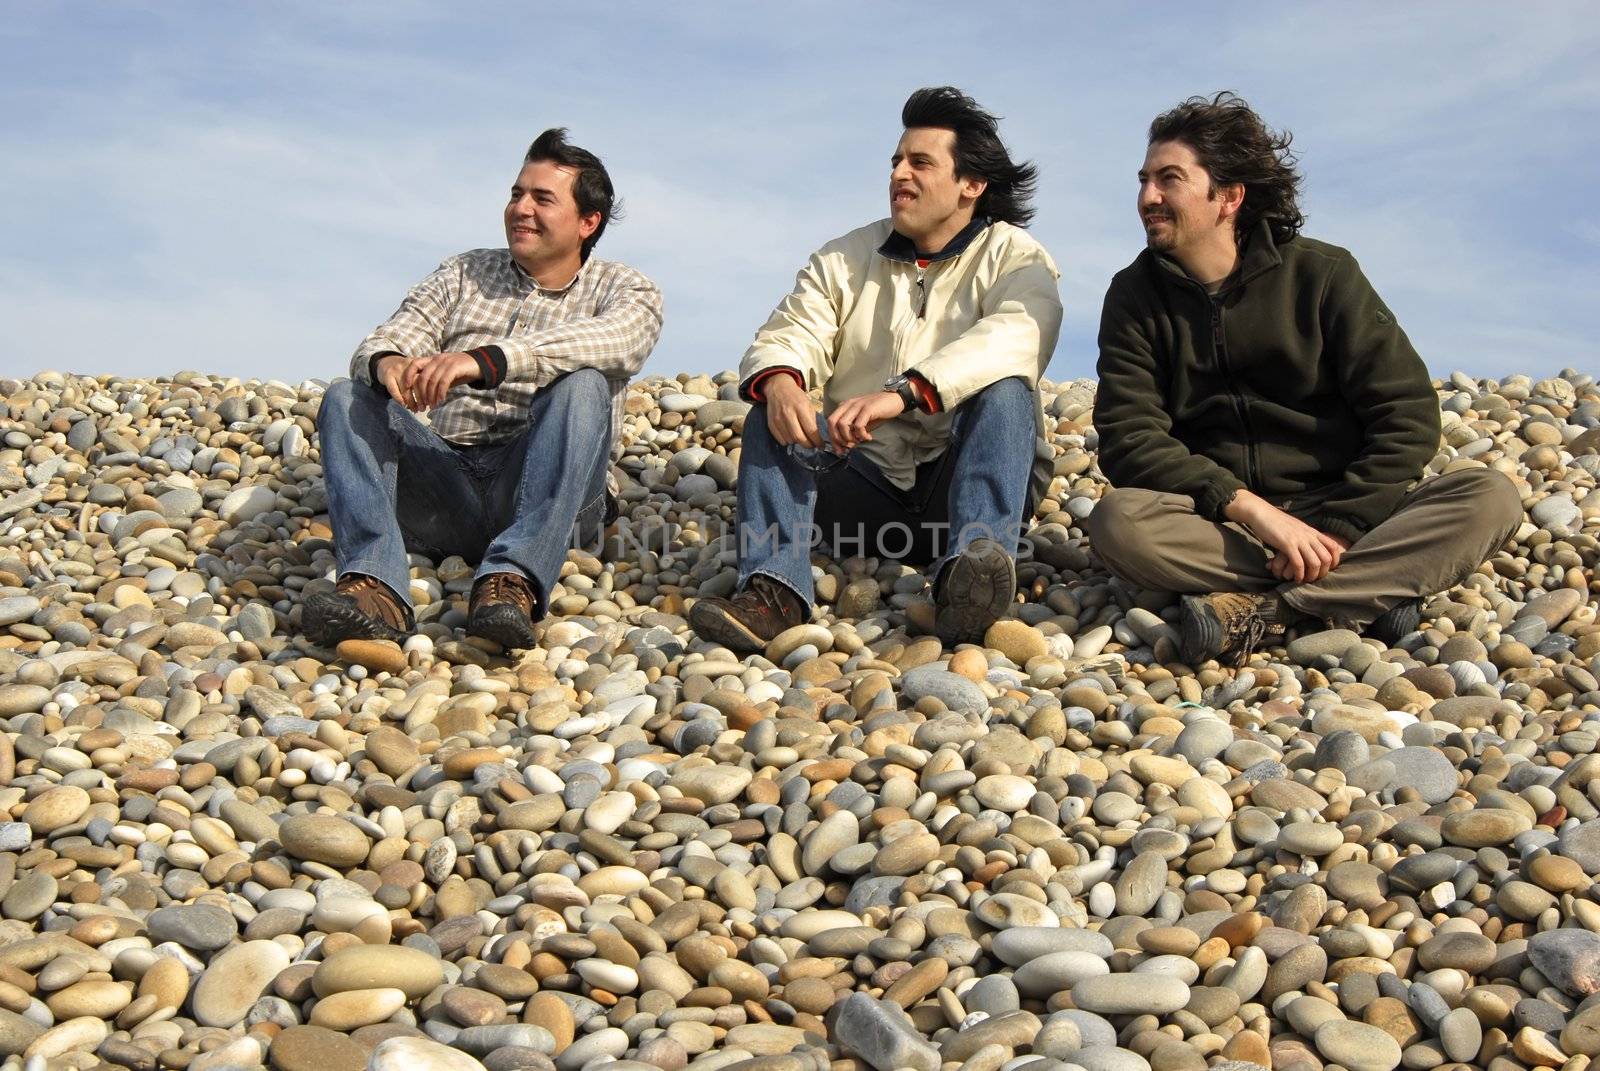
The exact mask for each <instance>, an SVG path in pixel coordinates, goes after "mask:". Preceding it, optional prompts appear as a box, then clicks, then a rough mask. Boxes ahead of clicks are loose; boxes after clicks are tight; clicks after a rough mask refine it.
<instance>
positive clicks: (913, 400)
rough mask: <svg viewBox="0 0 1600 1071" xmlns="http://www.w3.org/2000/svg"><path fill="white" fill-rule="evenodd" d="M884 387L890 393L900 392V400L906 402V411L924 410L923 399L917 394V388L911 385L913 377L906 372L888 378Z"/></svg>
mask: <svg viewBox="0 0 1600 1071" xmlns="http://www.w3.org/2000/svg"><path fill="white" fill-rule="evenodd" d="M882 389H883V390H886V391H888V392H889V393H890V394H898V395H899V396H900V400H901V401H902V402H904V403H905V406H906V412H908V413H909V412H911V411H912V410H913V409H915V410H917V411H919V412H920V411H921V410H922V399H921V398H920V397H919V396H918V395H917V388H916V387H913V386H912V385H911V377H910V376H908V375H906V374H905V373H904V372H901V373H900V374H899V375H897V376H894V377H892V378H890V379H889V380H887V381H886V382H885V383H884V385H883V387H882Z"/></svg>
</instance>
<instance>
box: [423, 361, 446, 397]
mask: <svg viewBox="0 0 1600 1071" xmlns="http://www.w3.org/2000/svg"><path fill="white" fill-rule="evenodd" d="M449 393H450V365H449V363H448V362H446V361H440V362H439V363H438V364H437V365H435V366H434V369H433V373H432V374H431V375H429V377H428V408H430V409H431V408H433V407H434V406H436V405H442V404H444V399H445V396H446V395H448V394H449Z"/></svg>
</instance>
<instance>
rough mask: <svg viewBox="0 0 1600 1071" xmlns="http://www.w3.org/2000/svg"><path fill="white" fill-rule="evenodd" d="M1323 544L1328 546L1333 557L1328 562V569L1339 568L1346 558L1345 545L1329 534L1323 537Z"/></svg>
mask: <svg viewBox="0 0 1600 1071" xmlns="http://www.w3.org/2000/svg"><path fill="white" fill-rule="evenodd" d="M1322 544H1323V546H1325V547H1327V548H1328V554H1329V556H1330V559H1331V560H1330V561H1329V563H1328V569H1329V570H1330V571H1331V570H1334V569H1337V568H1339V563H1340V562H1341V561H1343V560H1344V547H1343V546H1341V545H1340V544H1339V541H1338V540H1337V539H1334V538H1333V537H1332V536H1329V535H1324V536H1323V537H1322Z"/></svg>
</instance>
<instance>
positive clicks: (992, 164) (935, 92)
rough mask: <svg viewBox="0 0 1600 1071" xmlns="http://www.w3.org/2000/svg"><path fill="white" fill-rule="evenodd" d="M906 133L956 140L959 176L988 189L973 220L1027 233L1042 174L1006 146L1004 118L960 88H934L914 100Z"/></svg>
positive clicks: (907, 110)
mask: <svg viewBox="0 0 1600 1071" xmlns="http://www.w3.org/2000/svg"><path fill="white" fill-rule="evenodd" d="M900 123H901V125H903V126H904V127H905V128H906V129H908V130H909V129H911V128H912V127H923V126H931V127H938V128H940V129H943V130H948V131H950V132H951V133H953V134H955V136H956V150H955V163H956V174H957V175H959V176H961V177H962V178H980V179H983V180H985V181H986V182H988V184H989V185H988V188H986V189H985V190H984V191H983V195H982V196H981V197H979V198H978V203H977V204H976V205H974V206H973V215H975V216H987V217H989V218H990V219H996V220H1004V221H1005V222H1007V223H1011V224H1014V225H1016V226H1018V227H1026V226H1027V225H1028V221H1029V220H1031V219H1033V205H1032V203H1031V202H1032V201H1033V191H1034V187H1035V186H1036V185H1037V184H1038V181H1039V169H1038V168H1037V167H1035V166H1034V165H1033V164H1016V163H1012V162H1011V154H1010V153H1008V152H1006V147H1005V143H1004V142H1002V141H1001V140H1000V125H999V124H1000V117H999V116H997V115H991V114H989V113H988V112H986V111H984V110H983V109H982V108H980V107H978V102H977V101H975V100H973V99H972V98H971V97H969V96H967V95H966V94H965V93H963V92H961V90H959V89H957V88H956V87H955V86H932V87H929V88H927V89H919V90H917V91H916V92H915V93H913V94H911V96H910V98H909V99H908V100H907V101H906V106H905V107H904V108H902V109H901V110H900Z"/></svg>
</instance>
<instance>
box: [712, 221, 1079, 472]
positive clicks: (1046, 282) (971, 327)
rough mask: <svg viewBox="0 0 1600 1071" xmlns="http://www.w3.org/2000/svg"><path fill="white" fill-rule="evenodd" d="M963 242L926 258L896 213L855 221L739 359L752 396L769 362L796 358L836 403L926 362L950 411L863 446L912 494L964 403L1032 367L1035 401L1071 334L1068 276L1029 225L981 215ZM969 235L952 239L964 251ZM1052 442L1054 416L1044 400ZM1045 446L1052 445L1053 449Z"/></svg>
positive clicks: (1039, 456)
mask: <svg viewBox="0 0 1600 1071" xmlns="http://www.w3.org/2000/svg"><path fill="white" fill-rule="evenodd" d="M971 229H972V230H976V231H977V233H976V234H973V235H971V237H970V240H969V241H967V242H966V244H965V247H964V248H959V251H957V252H955V253H954V255H950V250H946V251H945V253H944V254H941V255H940V256H939V257H937V258H936V259H934V260H933V261H932V263H930V264H929V265H928V266H927V268H919V267H918V266H917V263H916V259H915V252H914V250H913V249H912V248H911V244H910V243H909V242H908V241H906V240H905V239H904V238H903V237H901V236H899V235H896V234H894V230H893V225H892V224H891V223H890V221H889V220H886V219H885V220H879V221H878V222H876V223H872V224H869V225H867V226H865V227H861V228H858V229H857V230H854V231H851V232H850V233H849V234H846V235H844V236H843V237H841V238H837V239H835V240H834V241H832V242H829V243H828V244H827V245H825V246H823V247H822V248H821V249H819V250H817V252H815V253H814V254H812V256H811V260H810V262H809V263H807V265H806V266H805V267H804V268H803V269H801V271H800V274H799V275H798V277H797V278H796V280H795V287H794V290H793V291H792V292H791V293H790V294H789V295H788V296H787V297H785V298H784V299H783V301H782V302H780V303H779V305H778V307H777V309H776V310H774V312H773V314H772V317H771V319H769V320H768V321H767V323H766V326H764V327H763V328H761V330H760V331H758V332H757V333H756V337H755V341H754V342H753V343H751V345H750V349H749V350H748V351H747V352H746V353H745V355H744V359H743V360H742V361H740V362H739V379H740V384H741V392H742V393H745V394H746V396H747V397H748V388H749V384H750V382H751V380H752V379H753V378H754V377H755V376H757V375H759V374H760V373H761V372H763V371H765V370H767V369H769V368H780V367H786V368H793V369H795V370H796V371H798V372H800V374H801V375H803V376H804V377H805V382H806V387H807V389H808V390H809V389H814V388H817V387H820V388H821V389H822V406H823V411H824V412H825V413H831V412H833V410H834V409H835V408H837V407H838V406H839V405H840V404H841V403H842V402H844V401H846V400H848V399H850V398H854V397H856V396H858V395H861V394H870V393H872V392H874V391H877V390H879V389H881V388H882V387H883V384H884V381H885V380H887V379H889V378H890V377H891V376H894V375H897V374H899V373H901V372H913V371H914V372H916V373H917V374H918V375H920V376H922V377H923V378H924V379H926V380H927V381H928V382H929V383H930V384H932V385H933V388H934V390H935V391H937V392H938V395H939V402H940V405H941V406H942V411H941V412H938V413H923V412H920V411H909V412H906V413H904V414H902V415H900V416H898V417H895V418H894V419H893V420H887V421H884V422H883V423H882V424H880V425H878V427H877V428H875V429H873V432H872V436H873V438H872V441H871V442H867V443H863V444H861V446H860V447H858V449H860V450H861V451H863V453H864V454H865V455H866V457H867V459H868V460H870V461H872V462H873V463H874V464H876V465H877V466H878V467H879V468H880V469H882V470H883V473H884V475H885V476H887V477H888V478H889V480H890V481H891V482H893V483H894V484H895V486H897V487H900V488H902V489H904V490H910V489H911V487H912V485H913V484H914V483H915V480H916V467H917V466H918V465H919V464H921V463H923V462H925V461H930V460H932V459H933V458H935V457H938V456H939V455H940V454H942V453H944V452H945V450H946V449H947V448H948V446H949V440H950V422H951V419H952V412H953V410H954V409H955V408H956V407H957V406H959V405H960V404H961V403H962V402H964V401H966V400H967V399H968V398H970V397H971V396H972V395H974V394H976V393H977V392H978V391H980V390H982V389H983V388H984V387H987V386H989V385H990V384H991V383H996V382H998V381H999V380H1002V379H1006V378H1008V377H1010V376H1020V377H1022V378H1023V379H1025V380H1026V381H1027V383H1028V386H1029V387H1031V388H1033V390H1034V392H1035V396H1036V397H1037V392H1038V387H1039V377H1040V376H1041V375H1042V374H1043V373H1044V369H1045V366H1046V365H1047V364H1049V362H1050V356H1051V354H1052V353H1053V352H1054V351H1055V346H1056V336H1057V335H1058V334H1059V333H1060V330H1061V297H1060V294H1059V292H1058V290H1057V287H1056V280H1057V279H1058V278H1059V277H1060V275H1061V273H1060V272H1059V271H1058V270H1057V269H1056V265H1055V262H1054V261H1053V260H1051V259H1050V254H1049V253H1047V252H1045V250H1044V247H1043V246H1041V245H1040V244H1039V243H1038V242H1037V241H1035V240H1034V238H1033V236H1032V235H1030V234H1029V233H1028V232H1027V231H1025V230H1022V229H1021V228H1020V227H1015V226H1012V225H1011V224H1009V223H989V224H987V225H983V224H982V223H981V222H980V223H979V224H978V225H977V227H975V228H971ZM966 234H967V232H964V233H963V236H958V238H957V240H956V241H955V242H952V246H953V247H960V244H961V238H962V237H965V236H966ZM1034 424H1035V428H1036V429H1037V430H1038V434H1039V438H1040V439H1041V440H1042V439H1043V438H1044V413H1043V410H1042V409H1041V408H1040V407H1039V405H1037V404H1036V405H1035V416H1034ZM1041 447H1042V448H1041ZM1052 471H1053V462H1052V460H1051V456H1050V450H1049V449H1048V447H1043V446H1042V443H1041V444H1039V445H1036V449H1035V457H1034V465H1033V474H1032V481H1031V485H1030V491H1031V493H1032V501H1034V502H1038V501H1039V499H1040V498H1042V497H1043V496H1044V492H1045V490H1046V489H1047V488H1048V487H1049V484H1050V478H1051V475H1052Z"/></svg>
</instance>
